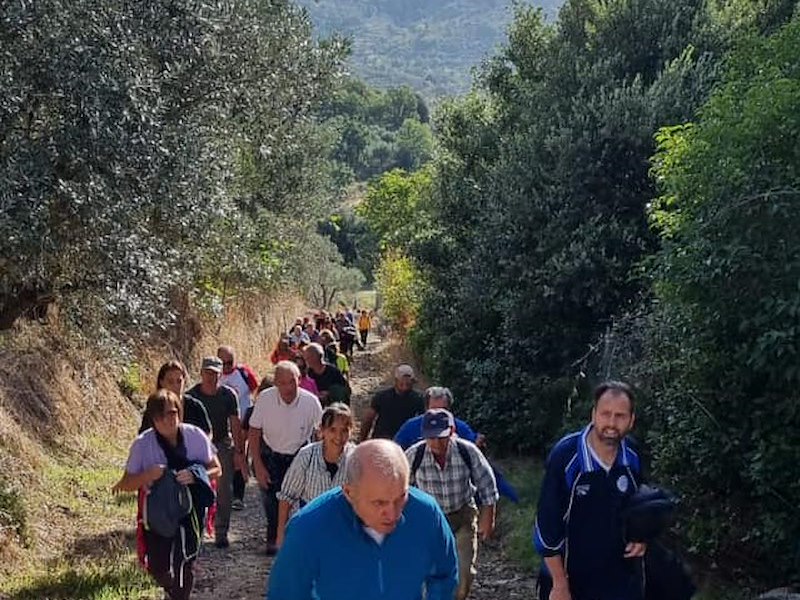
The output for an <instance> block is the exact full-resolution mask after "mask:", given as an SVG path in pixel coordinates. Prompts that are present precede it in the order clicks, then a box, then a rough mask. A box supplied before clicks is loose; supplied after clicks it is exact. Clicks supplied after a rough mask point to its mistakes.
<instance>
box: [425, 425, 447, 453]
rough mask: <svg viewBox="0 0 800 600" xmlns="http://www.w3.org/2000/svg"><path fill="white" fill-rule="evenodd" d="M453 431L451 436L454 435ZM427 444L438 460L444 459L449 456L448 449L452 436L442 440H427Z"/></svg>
mask: <svg viewBox="0 0 800 600" xmlns="http://www.w3.org/2000/svg"><path fill="white" fill-rule="evenodd" d="M452 434H453V432H452V430H451V431H450V435H452ZM425 443H426V444H427V445H428V448H430V449H431V452H433V455H434V456H435V457H436V458H439V459H441V458H444V457H445V456H447V448H448V447H449V446H450V436H447V437H441V438H427V439H426V440H425Z"/></svg>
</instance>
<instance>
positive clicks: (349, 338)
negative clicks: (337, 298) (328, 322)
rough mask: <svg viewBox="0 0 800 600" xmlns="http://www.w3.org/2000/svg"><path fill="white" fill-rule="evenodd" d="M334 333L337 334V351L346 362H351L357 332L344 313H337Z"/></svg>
mask: <svg viewBox="0 0 800 600" xmlns="http://www.w3.org/2000/svg"><path fill="white" fill-rule="evenodd" d="M336 332H337V333H338V334H339V350H340V351H341V353H342V354H344V355H345V356H346V357H347V359H348V360H353V346H354V345H355V343H356V339H357V337H356V336H357V335H358V331H357V330H356V327H355V325H353V323H352V321H350V320H348V318H347V317H346V316H345V315H344V313H339V315H338V317H337V318H336Z"/></svg>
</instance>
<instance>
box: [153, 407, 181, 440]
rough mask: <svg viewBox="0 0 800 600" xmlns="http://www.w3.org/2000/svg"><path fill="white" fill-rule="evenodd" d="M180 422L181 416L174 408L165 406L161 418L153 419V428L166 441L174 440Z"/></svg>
mask: <svg viewBox="0 0 800 600" xmlns="http://www.w3.org/2000/svg"><path fill="white" fill-rule="evenodd" d="M180 422H181V416H180V413H179V412H178V409H177V408H176V407H175V406H167V408H166V410H165V411H164V413H163V414H162V415H161V416H158V417H156V418H155V419H153V427H155V430H156V431H157V432H158V433H160V434H161V436H162V437H165V438H167V439H170V440H171V439H175V437H176V436H177V435H178V427H179V425H180Z"/></svg>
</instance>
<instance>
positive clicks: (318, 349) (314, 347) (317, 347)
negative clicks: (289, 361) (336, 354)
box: [305, 342, 325, 358]
mask: <svg viewBox="0 0 800 600" xmlns="http://www.w3.org/2000/svg"><path fill="white" fill-rule="evenodd" d="M305 349H306V350H311V351H312V352H313V353H314V354H316V355H317V356H318V357H319V358H324V357H325V349H324V348H323V347H322V345H321V344H318V343H317V342H312V343H310V344H309V345H308V346H306V347H305Z"/></svg>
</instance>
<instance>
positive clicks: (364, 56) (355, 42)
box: [298, 0, 562, 99]
mask: <svg viewBox="0 0 800 600" xmlns="http://www.w3.org/2000/svg"><path fill="white" fill-rule="evenodd" d="M561 2H562V0H537V1H536V2H533V3H532V4H534V5H536V6H540V7H541V8H542V9H543V10H544V12H545V14H546V15H548V16H549V17H551V18H554V17H555V15H556V11H557V10H558V7H559V6H560V5H561ZM298 3H299V4H300V5H301V6H304V7H306V9H307V10H308V11H309V14H310V15H311V18H312V20H313V22H314V23H315V25H316V26H317V28H318V30H319V32H320V33H321V34H322V35H325V36H327V35H331V34H333V33H339V34H343V35H345V36H347V37H348V38H350V39H351V40H352V53H353V54H352V60H351V63H352V68H353V70H354V72H355V73H356V74H357V75H358V76H359V77H361V78H363V79H364V80H365V81H366V82H368V83H369V84H371V85H374V86H377V87H381V88H385V87H397V86H403V85H408V86H410V87H412V88H413V89H415V90H417V91H418V92H420V93H422V94H423V95H424V96H425V97H426V98H429V99H433V98H437V97H440V96H444V95H454V94H458V93H463V92H466V91H467V89H468V88H469V84H470V81H471V70H472V69H473V67H475V66H477V65H479V64H480V63H481V61H482V60H483V59H484V58H485V57H486V56H487V55H488V54H490V53H491V52H492V51H494V49H495V48H496V47H497V46H498V45H499V44H500V43H502V41H503V39H504V37H505V31H506V27H507V26H508V24H509V23H510V21H511V18H512V16H513V15H512V10H511V8H510V5H511V3H510V2H508V1H507V0H450V1H448V2H428V1H427V0H403V1H397V0H299V2H298Z"/></svg>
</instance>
